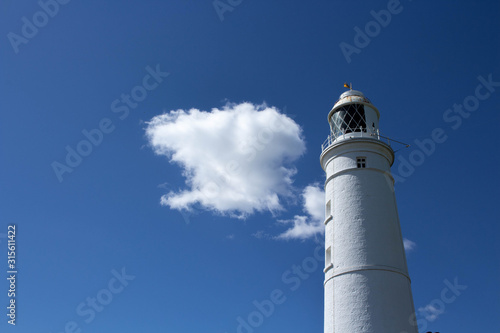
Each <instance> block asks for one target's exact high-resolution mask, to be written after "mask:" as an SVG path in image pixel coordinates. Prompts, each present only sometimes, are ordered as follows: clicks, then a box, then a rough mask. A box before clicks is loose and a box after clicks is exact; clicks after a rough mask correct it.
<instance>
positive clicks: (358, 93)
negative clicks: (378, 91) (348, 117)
mask: <svg viewBox="0 0 500 333" xmlns="http://www.w3.org/2000/svg"><path fill="white" fill-rule="evenodd" d="M347 96H359V97H364V98H366V97H365V95H363V93H362V92H361V91H359V90H347V91H346V92H344V93H343V94H342V95H340V98H339V99H342V98H345V97H347Z"/></svg>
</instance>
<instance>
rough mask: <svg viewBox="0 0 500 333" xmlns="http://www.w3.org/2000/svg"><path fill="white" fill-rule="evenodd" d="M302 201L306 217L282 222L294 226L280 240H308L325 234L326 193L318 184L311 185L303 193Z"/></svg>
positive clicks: (302, 216) (301, 216) (281, 235)
mask: <svg viewBox="0 0 500 333" xmlns="http://www.w3.org/2000/svg"><path fill="white" fill-rule="evenodd" d="M302 199H303V204H304V208H303V210H304V212H305V213H306V215H295V216H294V217H293V219H290V220H280V221H279V222H281V223H284V224H292V227H291V228H289V229H288V230H286V231H285V232H283V233H282V234H280V235H279V236H278V238H279V239H307V238H311V237H314V236H316V235H317V234H320V233H323V232H324V229H325V226H324V223H323V222H324V218H325V210H324V205H323V203H324V201H325V192H324V191H323V190H322V189H321V188H320V187H319V186H318V184H313V185H309V186H307V187H306V188H305V189H304V191H303V192H302Z"/></svg>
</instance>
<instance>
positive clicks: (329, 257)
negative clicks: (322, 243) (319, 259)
mask: <svg viewBox="0 0 500 333" xmlns="http://www.w3.org/2000/svg"><path fill="white" fill-rule="evenodd" d="M331 263H332V247H331V246H329V247H328V248H327V249H326V251H325V267H328V266H330V264H331Z"/></svg>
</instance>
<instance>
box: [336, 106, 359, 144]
mask: <svg viewBox="0 0 500 333" xmlns="http://www.w3.org/2000/svg"><path fill="white" fill-rule="evenodd" d="M331 124H332V131H333V134H334V136H335V137H338V136H340V135H342V134H346V133H351V132H361V131H363V132H366V118H365V106H364V105H363V104H349V105H345V106H343V107H341V108H340V109H339V110H338V111H337V112H335V113H334V114H333V115H332V119H331Z"/></svg>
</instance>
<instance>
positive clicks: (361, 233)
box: [320, 90, 418, 333]
mask: <svg viewBox="0 0 500 333" xmlns="http://www.w3.org/2000/svg"><path fill="white" fill-rule="evenodd" d="M379 118H380V113H379V111H378V109H377V108H376V107H375V106H374V105H373V104H372V103H371V102H370V100H369V99H368V98H366V97H365V96H364V95H363V93H361V92H360V91H356V90H348V91H346V92H344V93H343V94H342V95H341V96H340V98H339V100H338V101H337V102H336V103H335V105H334V106H333V108H332V110H331V111H330V112H329V113H328V123H329V124H330V135H329V136H328V138H327V140H326V141H325V143H323V146H322V153H321V156H320V161H321V166H322V168H323V170H324V171H325V172H326V182H325V211H326V214H325V215H326V217H325V269H324V272H325V281H324V288H325V325H324V327H325V328H324V332H325V333H333V332H336V333H385V332H388V333H418V331H417V326H416V324H415V323H414V322H415V309H414V305H413V298H412V293H411V286H410V283H411V282H410V277H409V275H408V268H407V264H406V256H405V250H404V246H403V238H402V235H401V227H400V223H399V217H398V211H397V206H396V198H395V194H394V179H393V178H392V176H391V172H390V167H391V165H392V164H393V162H394V151H393V150H392V148H391V146H390V144H389V142H387V141H385V140H384V139H383V138H382V137H381V136H380V131H379Z"/></svg>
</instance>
